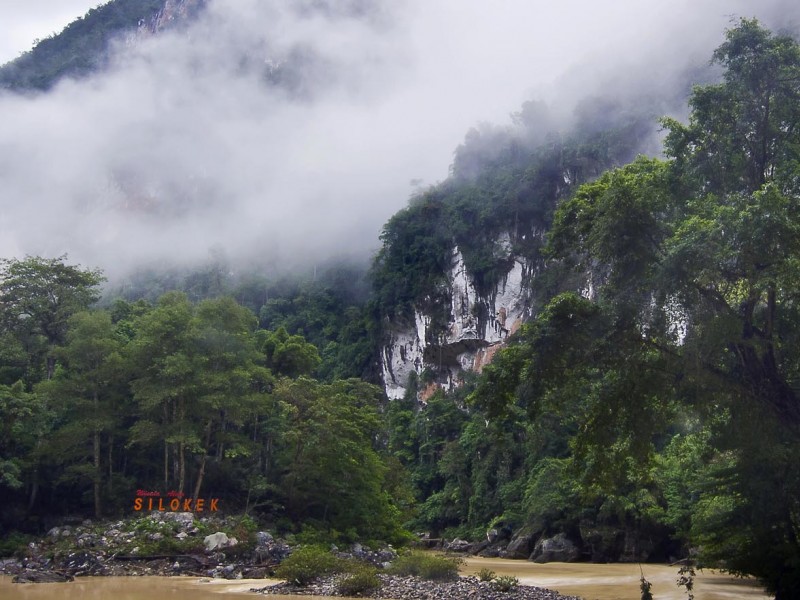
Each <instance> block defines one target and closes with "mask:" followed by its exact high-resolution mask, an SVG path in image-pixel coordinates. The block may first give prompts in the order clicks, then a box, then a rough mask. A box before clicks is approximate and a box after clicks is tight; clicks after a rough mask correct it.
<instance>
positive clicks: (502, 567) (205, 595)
mask: <svg viewBox="0 0 800 600" xmlns="http://www.w3.org/2000/svg"><path fill="white" fill-rule="evenodd" d="M483 568H486V569H490V570H492V571H494V572H495V573H496V574H497V575H513V576H515V577H517V578H519V580H520V583H523V584H526V585H537V586H540V587H547V588H550V589H554V590H558V591H559V592H561V593H563V594H569V595H575V596H580V597H582V598H586V600H639V599H640V598H641V592H640V590H639V578H640V577H641V575H640V572H639V566H638V565H630V564H625V565H619V564H615V565H593V564H582V563H578V564H574V563H572V564H565V563H548V564H545V565H537V564H534V563H529V562H525V561H516V560H514V561H512V560H503V559H493V558H469V559H467V561H466V564H465V565H464V567H463V568H462V573H463V574H464V575H472V574H475V573H477V572H478V571H480V570H481V569H483ZM642 569H643V571H644V576H645V577H646V578H647V579H648V581H650V583H652V584H653V587H652V592H653V596H654V598H655V600H685V599H686V594H685V592H684V591H683V590H682V588H678V587H677V586H676V585H675V581H676V579H677V568H676V567H670V566H666V565H643V566H642ZM268 583H269V581H268V580H263V579H259V580H244V581H235V582H234V581H225V580H202V579H198V578H196V577H88V578H79V579H77V580H75V581H74V582H72V583H42V584H35V585H34V584H24V585H23V584H13V583H11V577H0V599H2V600H161V599H166V600H231V599H233V598H236V599H237V600H242V598H243V597H247V596H248V595H251V596H253V597H258V598H266V599H269V600H298V598H302V597H298V596H277V595H276V596H272V595H270V596H255V595H252V594H249V593H248V591H249V590H250V588H252V587H264V586H265V585H267V584H268ZM694 597H695V600H765V599H767V598H769V596H767V595H766V594H765V593H764V592H763V590H761V589H760V588H759V587H758V586H757V585H756V584H755V583H754V582H752V581H750V580H743V579H735V578H733V577H730V576H727V575H724V574H722V573H717V572H712V571H702V572H701V573H699V574H698V576H697V578H696V579H695V589H694ZM314 598H322V597H321V596H314ZM339 600H342V599H341V598H340V599H339Z"/></svg>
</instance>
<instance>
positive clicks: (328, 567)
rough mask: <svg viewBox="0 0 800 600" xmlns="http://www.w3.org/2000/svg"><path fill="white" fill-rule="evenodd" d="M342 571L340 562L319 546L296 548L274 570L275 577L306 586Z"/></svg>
mask: <svg viewBox="0 0 800 600" xmlns="http://www.w3.org/2000/svg"><path fill="white" fill-rule="evenodd" d="M341 569H342V563H341V561H340V560H339V559H338V558H336V557H335V556H334V555H333V554H331V553H330V551H328V550H326V549H325V548H321V547H320V546H303V547H300V548H297V549H296V550H295V551H294V552H292V553H291V554H290V555H289V557H288V558H287V559H286V560H284V561H283V562H282V563H281V564H280V565H278V568H277V569H275V576H276V577H279V578H280V579H285V580H286V581H288V582H289V583H293V584H294V585H308V584H309V583H311V582H312V581H313V580H314V579H316V578H317V577H322V576H323V575H330V574H331V573H336V572H337V571H340V570H341Z"/></svg>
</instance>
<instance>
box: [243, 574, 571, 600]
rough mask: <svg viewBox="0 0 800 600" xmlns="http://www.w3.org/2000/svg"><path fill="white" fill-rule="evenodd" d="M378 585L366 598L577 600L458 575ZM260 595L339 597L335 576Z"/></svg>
mask: <svg viewBox="0 0 800 600" xmlns="http://www.w3.org/2000/svg"><path fill="white" fill-rule="evenodd" d="M378 577H379V578H380V580H381V583H382V585H381V588H380V589H379V590H376V591H374V592H371V593H370V596H369V597H370V598H375V599H379V600H380V599H386V600H388V599H391V600H445V599H447V600H450V599H452V600H580V599H579V598H578V597H577V596H563V595H561V594H559V593H558V592H555V591H553V590H548V589H545V588H540V587H534V586H529V585H518V586H516V587H515V588H514V589H513V590H511V591H508V592H501V591H498V590H496V589H494V588H493V587H492V585H491V584H490V583H487V582H483V581H479V580H478V579H477V578H476V577H462V578H459V579H458V580H457V581H428V580H425V579H419V578H417V577H396V576H391V575H379V576H378ZM250 591H251V592H257V593H260V594H294V595H303V596H340V595H341V594H339V593H338V591H337V589H336V576H334V577H325V578H321V579H320V580H318V581H317V582H316V583H312V584H311V585H308V586H305V587H297V586H294V585H292V584H290V583H279V584H276V585H271V586H267V587H264V588H253V589H251V590H250Z"/></svg>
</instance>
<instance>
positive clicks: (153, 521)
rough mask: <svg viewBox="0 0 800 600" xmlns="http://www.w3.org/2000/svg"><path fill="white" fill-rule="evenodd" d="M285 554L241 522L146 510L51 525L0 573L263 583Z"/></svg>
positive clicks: (279, 543)
mask: <svg viewBox="0 0 800 600" xmlns="http://www.w3.org/2000/svg"><path fill="white" fill-rule="evenodd" d="M290 553H291V547H290V546H289V544H288V543H287V542H286V541H285V540H281V539H276V538H274V537H273V536H272V535H271V534H270V533H268V532H264V531H258V530H257V528H256V527H255V523H254V522H253V521H251V520H250V519H247V518H241V517H216V516H214V517H203V518H200V519H198V518H196V516H195V515H193V514H192V513H171V512H153V513H151V514H149V515H146V516H141V517H137V518H135V519H126V520H120V521H115V522H93V521H90V520H86V521H82V522H79V523H77V524H70V525H63V526H59V527H53V528H52V529H51V530H50V531H49V532H48V533H47V535H45V536H44V537H42V538H40V539H38V540H36V541H32V542H30V543H29V544H28V545H27V547H25V548H24V549H21V550H20V551H19V552H18V553H17V556H16V557H15V558H8V559H0V574H5V575H12V576H14V577H15V581H18V582H21V583H27V582H51V581H68V580H69V579H70V578H73V577H82V576H121V575H168V576H172V575H195V576H201V577H213V578H225V579H243V578H264V577H266V576H268V575H269V574H270V573H271V572H272V570H273V569H274V567H275V566H276V565H277V564H279V563H280V561H281V560H283V559H284V558H286V557H287V556H288V555H289V554H290ZM368 559H369V557H368Z"/></svg>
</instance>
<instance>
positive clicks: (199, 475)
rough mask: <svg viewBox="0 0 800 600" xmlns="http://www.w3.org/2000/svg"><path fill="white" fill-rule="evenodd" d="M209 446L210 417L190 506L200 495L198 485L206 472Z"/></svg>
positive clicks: (195, 502)
mask: <svg viewBox="0 0 800 600" xmlns="http://www.w3.org/2000/svg"><path fill="white" fill-rule="evenodd" d="M210 446H211V419H209V420H208V423H207V424H206V444H205V451H204V452H203V459H202V460H201V461H200V470H199V471H198V472H197V483H196V484H195V486H194V493H193V494H192V506H195V505H196V504H197V498H198V497H199V496H200V486H202V485H203V477H205V474H206V461H207V460H208V452H209V450H210Z"/></svg>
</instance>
